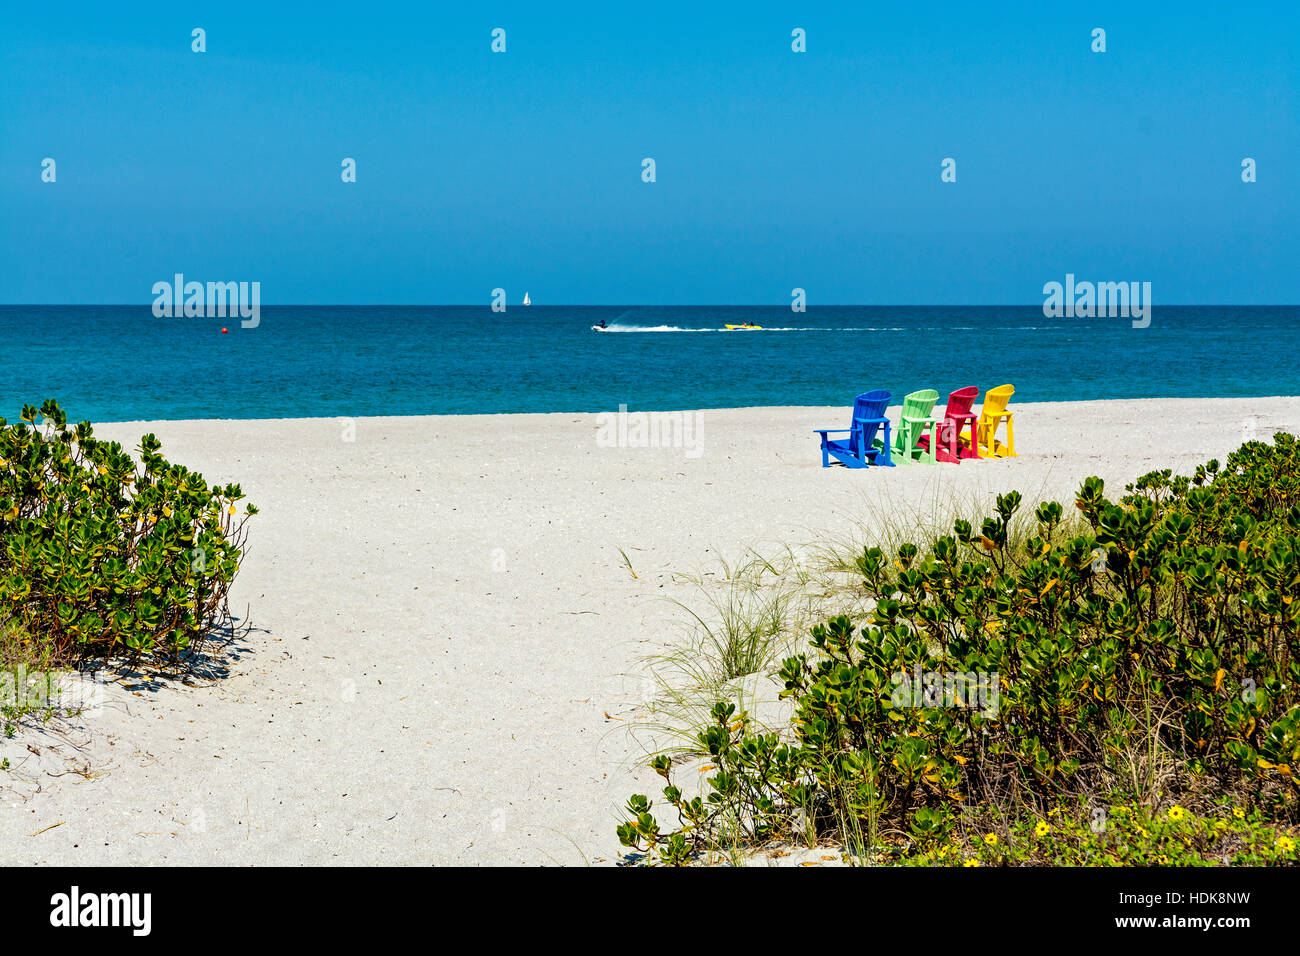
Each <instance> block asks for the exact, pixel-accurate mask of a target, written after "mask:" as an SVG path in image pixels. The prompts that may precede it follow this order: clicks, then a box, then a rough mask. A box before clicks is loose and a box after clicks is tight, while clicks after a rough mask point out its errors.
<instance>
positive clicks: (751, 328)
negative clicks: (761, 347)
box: [727, 322, 763, 332]
mask: <svg viewBox="0 0 1300 956" xmlns="http://www.w3.org/2000/svg"><path fill="white" fill-rule="evenodd" d="M727 329H728V330H729V331H731V332H761V331H763V327H762V326H761V325H750V324H749V323H748V322H746V323H745V324H744V325H729V326H727Z"/></svg>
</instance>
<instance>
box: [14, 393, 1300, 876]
mask: <svg viewBox="0 0 1300 956" xmlns="http://www.w3.org/2000/svg"><path fill="white" fill-rule="evenodd" d="M1013 407H1014V410H1015V411H1016V440H1017V446H1018V450H1019V451H1020V453H1021V456H1020V457H1019V458H1016V459H1008V460H997V461H986V462H965V463H963V464H961V465H960V466H951V465H946V466H945V465H939V466H932V467H914V468H895V469H892V470H889V469H879V470H871V471H865V472H864V471H849V470H846V469H843V468H834V469H826V470H823V469H822V468H821V467H820V456H819V453H818V449H817V442H816V438H815V436H814V435H813V432H812V429H813V428H814V427H815V426H820V427H828V426H833V427H841V426H842V425H843V424H844V421H845V420H846V419H847V416H848V411H847V409H844V408H761V409H730V410H717V411H704V412H701V413H698V415H699V417H698V419H692V421H698V423H699V425H700V431H699V432H698V434H697V435H694V436H693V438H698V446H697V448H695V449H692V448H681V447H678V448H672V447H669V448H635V447H602V444H601V443H598V441H597V438H598V423H597V420H596V416H594V415H590V414H558V415H501V416H447V417H418V418H366V419H358V420H356V421H355V422H354V423H352V426H353V427H354V429H355V436H354V438H355V440H352V441H348V440H345V439H346V438H348V437H349V431H348V423H346V422H344V421H342V420H337V419H310V420H272V421H192V422H154V423H119V424H111V425H104V426H101V427H99V428H98V429H97V434H98V435H99V436H100V437H103V438H112V439H116V440H119V441H122V442H123V443H124V444H126V445H129V446H132V447H133V446H134V445H135V443H136V441H137V439H138V438H139V436H140V435H141V434H142V433H144V432H146V431H152V432H154V433H156V434H157V435H158V436H159V437H160V438H161V439H162V441H163V446H164V451H165V453H166V454H167V455H168V456H169V457H171V458H172V459H173V460H176V461H179V462H182V463H184V464H186V465H189V466H191V467H193V468H195V469H197V470H199V471H201V472H202V473H203V474H204V475H205V477H207V478H208V479H209V480H210V481H217V482H222V483H225V482H227V481H236V482H239V483H241V484H242V485H243V487H244V490H245V491H246V492H247V493H248V495H249V498H250V500H251V501H253V502H254V503H256V504H257V505H258V506H259V507H260V508H261V510H262V515H261V516H260V517H259V518H258V519H257V520H256V521H255V522H254V525H253V527H252V535H251V544H252V550H251V552H250V553H249V555H248V557H247V560H246V563H245V566H244V569H243V572H242V574H241V577H240V579H239V581H238V583H237V585H236V588H235V591H234V595H233V599H232V604H233V605H235V606H236V607H237V608H238V609H239V612H240V614H241V616H242V613H243V609H244V608H245V607H247V608H248V609H249V615H250V617H251V623H252V624H253V626H254V630H253V631H252V632H251V633H250V634H249V636H248V639H247V640H246V641H245V642H244V645H243V646H242V647H240V648H236V649H233V650H232V651H231V652H230V653H229V654H228V655H227V658H226V661H225V664H226V667H227V668H228V671H229V673H228V674H227V675H226V676H224V677H223V678H221V679H215V680H209V681H199V682H196V683H194V684H193V685H192V686H185V685H183V684H180V683H165V682H160V683H159V686H157V687H156V688H154V689H139V688H136V689H131V688H128V687H124V686H115V687H113V688H111V690H110V693H109V695H108V697H109V699H108V702H107V704H106V706H105V707H104V709H103V711H102V712H100V713H98V714H96V715H93V716H91V717H88V718H87V719H86V720H85V722H84V723H85V729H84V733H82V732H79V731H75V730H74V731H73V732H72V733H71V734H69V735H67V736H66V737H64V738H56V737H52V736H50V735H49V734H44V735H37V736H33V735H31V734H20V735H19V736H18V737H17V738H15V739H14V740H10V741H0V756H8V757H9V758H10V761H11V764H12V765H14V769H15V774H14V775H11V776H10V777H8V778H6V777H3V776H0V787H2V789H0V799H2V800H3V808H0V862H3V863H5V864H41V863H45V864H83V865H85V864H137V863H149V864H249V863H263V864H265V863H282V864H283V863H289V864H292V863H307V864H329V863H343V864H372V863H404V864H421V863H435V864H438V863H463V864H464V863H468V864H474V863H484V864H545V863H552V862H554V863H563V864H580V863H582V862H583V861H584V860H590V861H593V862H596V861H607V862H608V861H612V860H615V859H616V858H617V856H618V844H617V840H616V839H615V837H614V835H613V828H614V825H615V823H616V820H615V814H616V812H617V809H618V807H620V806H621V804H622V803H623V801H624V800H625V799H626V797H627V796H628V794H629V793H631V792H633V791H636V790H642V791H644V790H646V788H647V787H653V786H654V781H655V779H656V778H654V777H653V775H652V774H649V773H648V772H646V771H643V770H638V769H636V767H635V764H636V762H637V757H638V753H637V749H636V743H635V741H633V740H632V739H630V738H629V735H628V733H627V731H626V728H627V726H628V722H627V720H626V718H630V717H633V716H634V715H635V714H636V713H637V712H638V708H639V706H640V677H639V673H638V669H637V661H638V659H639V658H641V657H642V656H643V655H644V654H646V653H647V652H649V651H650V650H652V649H653V648H655V647H657V646H659V645H660V644H661V642H663V641H664V640H666V639H667V637H668V636H669V635H670V633H671V628H672V627H673V626H674V622H676V621H679V620H680V617H681V612H680V611H677V610H675V609H674V608H673V607H672V606H671V605H670V604H669V603H668V601H667V600H665V598H668V597H672V596H679V597H686V596H687V592H686V590H685V586H684V585H681V584H678V583H674V582H673V581H672V580H671V578H670V574H669V572H670V571H671V570H674V569H693V568H698V567H700V566H702V565H703V564H706V563H707V562H709V561H710V560H712V559H713V558H714V557H715V556H723V557H731V556H735V555H737V554H739V553H740V552H741V551H743V549H744V548H746V547H747V546H751V545H758V546H764V545H772V544H775V543H779V542H788V543H800V542H804V541H808V540H811V539H813V538H815V537H817V536H818V535H820V534H822V533H824V532H826V531H827V530H842V529H844V528H845V527H848V526H849V524H850V522H851V521H852V520H854V519H857V518H862V517H864V516H867V515H869V514H870V512H871V509H872V508H882V507H891V506H897V505H898V504H899V503H900V502H910V503H914V504H918V505H924V504H925V503H926V502H930V501H934V500H936V498H942V497H944V496H948V495H958V496H961V498H962V499H963V500H971V499H972V498H977V497H979V496H986V498H987V500H990V501H991V496H992V495H993V494H994V493H996V492H1000V491H1005V490H1008V489H1012V488H1015V489H1018V490H1020V491H1021V492H1022V493H1024V494H1025V495H1026V496H1027V497H1030V498H1033V497H1037V496H1040V495H1048V496H1058V497H1062V498H1064V497H1066V496H1068V495H1069V494H1070V493H1071V492H1072V491H1073V490H1074V488H1075V487H1077V485H1078V483H1079V482H1080V480H1081V479H1083V478H1084V477H1086V476H1087V475H1091V474H1099V475H1101V476H1103V477H1104V478H1106V479H1107V485H1108V487H1109V488H1110V489H1111V490H1112V491H1117V490H1119V489H1120V488H1121V487H1122V484H1123V483H1124V482H1125V481H1129V480H1132V479H1133V478H1134V477H1136V476H1138V475H1140V474H1142V473H1144V472H1146V471H1150V470H1153V469H1156V468H1161V467H1172V468H1175V469H1180V470H1184V471H1186V470H1189V469H1190V468H1191V467H1192V466H1194V465H1195V464H1197V463H1198V462H1201V461H1204V460H1205V459H1208V458H1211V457H1219V458H1220V459H1222V458H1223V457H1224V456H1225V455H1226V454H1227V453H1228V452H1229V451H1230V450H1231V449H1233V448H1235V447H1236V446H1237V445H1238V444H1240V442H1241V441H1242V439H1243V437H1244V435H1245V434H1246V433H1247V431H1248V430H1249V429H1250V428H1252V427H1253V428H1254V431H1255V433H1256V434H1257V435H1258V436H1259V437H1262V438H1266V437H1268V436H1270V435H1271V434H1272V433H1273V432H1274V431H1275V430H1279V429H1285V430H1290V431H1295V430H1296V429H1297V428H1300V399H1296V398H1277V399H1266V400H1263V399H1194V400H1141V401H1108V402H1084V403H1071V404H1050V405H1031V404H1025V405H1018V406H1013ZM1252 423H1253V424H1252ZM696 452H698V453H696ZM619 548H622V549H623V550H624V551H625V552H626V554H627V555H628V557H629V559H630V561H631V562H632V566H633V568H634V570H635V571H636V574H637V577H636V578H633V576H632V575H631V574H630V573H629V571H628V569H627V567H626V566H625V565H624V563H623V558H622V557H621V556H620V553H619V550H618V549H619ZM607 714H608V715H609V717H608V718H607V716H606V715H607ZM619 718H623V719H619ZM28 743H33V745H34V746H36V747H37V749H40V750H41V751H42V753H41V754H39V755H37V754H34V753H33V752H32V751H30V750H28V749H26V746H27V744H28ZM51 746H52V747H53V748H54V749H53V750H51V749H50V748H51ZM78 748H80V749H78ZM82 767H84V772H72V773H69V772H67V771H68V769H69V768H74V769H75V768H82ZM54 774H61V775H59V776H54ZM655 789H656V790H657V788H655ZM60 821H62V823H61V825H59V826H56V827H54V828H53V829H44V828H47V827H50V826H51V825H53V824H58V823H60ZM42 831H43V832H42Z"/></svg>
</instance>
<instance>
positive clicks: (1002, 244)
mask: <svg viewBox="0 0 1300 956" xmlns="http://www.w3.org/2000/svg"><path fill="white" fill-rule="evenodd" d="M180 6H181V5H177V4H162V3H158V4H152V3H131V4H102V3H95V4H61V3H45V4H21V5H20V4H10V5H8V8H7V10H6V12H5V18H4V19H5V22H4V24H3V33H2V34H0V302H5V303H117V302H122V303H129V302H139V303H147V302H150V301H152V295H151V292H150V290H151V288H152V285H153V283H154V282H157V281H159V280H168V279H170V277H171V276H172V275H173V274H174V273H176V272H183V273H184V274H185V275H186V277H187V279H197V280H200V281H207V280H246V281H253V280H256V281H259V282H261V286H262V302H263V303H264V304H274V303H477V302H483V303H485V304H486V303H487V302H488V301H489V299H490V295H491V291H492V289H494V288H496V287H503V288H505V289H506V290H507V295H508V297H509V300H510V301H511V302H512V303H513V302H515V301H517V300H518V298H519V297H520V296H522V294H523V291H524V290H525V289H526V290H528V291H529V292H530V294H531V296H532V298H533V300H534V301H536V302H538V303H542V304H549V303H574V304H578V303H623V304H650V303H666V304H671V303H709V304H721V303H735V304H740V303H754V304H782V303H787V302H789V299H790V290H791V289H792V288H794V287H796V286H798V287H802V288H805V289H806V290H807V294H808V302H809V304H810V305H827V304H844V303H864V304H926V303H935V304H945V303H947V304H961V303H1019V304H1039V303H1041V302H1042V299H1043V296H1042V293H1041V289H1042V286H1043V284H1044V283H1045V282H1048V281H1052V280H1057V281H1060V280H1063V278H1064V276H1065V273H1067V272H1073V273H1075V274H1076V275H1077V276H1078V277H1079V278H1080V279H1090V280H1108V281H1109V280H1115V281H1119V280H1139V281H1150V282H1151V283H1152V285H1153V298H1154V301H1155V302H1156V303H1157V304H1160V303H1165V304H1174V303H1188V304H1190V303H1203V304H1210V303H1275V304H1276V303H1295V302H1297V301H1300V295H1297V293H1296V291H1295V288H1294V284H1295V281H1296V277H1297V275H1300V269H1298V268H1297V263H1300V226H1298V224H1300V180H1297V177H1296V174H1295V167H1296V166H1297V164H1300V132H1298V129H1300V95H1298V92H1297V86H1298V85H1300V69H1298V67H1300V55H1298V54H1297V38H1298V37H1300V29H1298V28H1300V13H1297V8H1296V6H1295V5H1294V4H1293V3H1288V4H1282V3H1274V4H1259V5H1251V6H1250V7H1248V8H1246V9H1242V8H1239V7H1237V6H1236V5H1228V4H1222V5H1215V8H1216V9H1214V10H1212V11H1211V10H1203V11H1198V12H1192V13H1188V12H1186V11H1185V10H1184V9H1183V7H1184V4H1175V3H1148V4H1139V3H1132V2H1127V3H1122V4H1091V5H1089V6H1088V7H1087V8H1086V9H1084V8H1080V9H1078V10H1077V11H1072V10H1065V11H1062V10H1057V9H1054V8H1055V7H1056V6H1058V5H1056V4H1046V3H1041V2H1037V3H1017V4H987V5H986V4H943V3H938V4H935V3H928V4H916V3H898V4H888V5H884V4H867V5H851V6H850V5H848V4H811V5H809V4H806V3H785V4H769V3H745V4H735V5H719V6H717V7H716V8H714V6H713V5H706V4H700V3H680V4H679V3H660V2H656V3H652V4H647V5H623V4H619V5H615V4H609V3H592V4H584V5H577V4H554V5H552V4H537V3H528V4H524V3H520V4H490V3H489V4H482V5H479V4H445V5H444V4H437V3H428V2H422V3H410V4H404V3H379V2H376V3H368V4H356V3H319V4H312V5H310V6H308V5H298V4H290V5H284V7H283V9H281V10H278V11H277V9H276V6H277V5H274V4H268V3H257V4H243V3H233V2H232V3H220V4H187V5H184V6H185V9H180ZM1207 6H1208V5H1207ZM467 8H471V9H467ZM194 27H203V28H204V29H205V30H206V31H207V52H206V53H202V54H198V53H193V52H191V49H190V45H191V34H190V31H191V29H192V28H194ZM495 27H501V28H504V29H505V30H506V31H507V34H506V36H507V52H506V53H504V54H494V53H492V52H491V49H490V44H491V31H492V30H493V28H495ZM795 27H802V28H803V29H805V30H806V31H807V45H808V51H807V52H806V53H803V54H796V53H794V52H792V51H791V49H790V43H791V38H790V31H791V30H792V29H794V28H795ZM1094 27H1103V28H1105V29H1106V31H1107V33H1106V41H1107V52H1105V53H1104V54H1097V53H1093V52H1092V51H1091V49H1090V44H1091V31H1092V30H1093V28H1094ZM45 157H52V158H54V159H55V161H56V163H57V181H56V182H55V183H52V184H51V183H43V182H41V161H42V159H43V158H45ZM344 157H353V158H355V159H356V162H357V182H356V183H349V184H345V183H343V182H342V181H341V180H340V162H341V160H342V159H343V158H344ZM644 157H653V158H654V159H655V162H656V172H657V181H656V182H654V183H644V182H642V180H641V161H642V159H643V158H644ZM945 157H953V158H954V159H956V161H957V182H956V183H942V182H941V181H940V162H941V160H943V159H944V158H945ZM1244 157H1252V158H1254V159H1255V160H1256V161H1257V164H1258V181H1257V182H1255V183H1253V184H1245V183H1243V182H1242V181H1241V176H1240V172H1241V168H1240V164H1241V161H1242V159H1243V158H1244Z"/></svg>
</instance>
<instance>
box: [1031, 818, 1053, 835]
mask: <svg viewBox="0 0 1300 956" xmlns="http://www.w3.org/2000/svg"><path fill="white" fill-rule="evenodd" d="M1034 832H1035V833H1037V834H1038V835H1039V836H1040V837H1041V836H1047V834H1049V833H1051V832H1052V828H1051V827H1050V826H1048V825H1047V821H1046V820H1039V821H1038V826H1036V827H1034Z"/></svg>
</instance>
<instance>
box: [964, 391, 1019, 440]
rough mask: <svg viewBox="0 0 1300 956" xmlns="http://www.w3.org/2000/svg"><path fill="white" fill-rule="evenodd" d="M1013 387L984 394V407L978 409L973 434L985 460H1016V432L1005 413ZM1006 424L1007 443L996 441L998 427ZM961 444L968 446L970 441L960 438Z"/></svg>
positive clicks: (1007, 412)
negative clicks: (977, 438)
mask: <svg viewBox="0 0 1300 956" xmlns="http://www.w3.org/2000/svg"><path fill="white" fill-rule="evenodd" d="M1015 391H1016V387H1015V386H1014V385H999V386H998V387H997V388H990V389H989V390H988V391H987V392H985V393H984V407H983V408H981V409H980V417H979V422H978V423H977V424H976V426H975V432H976V434H977V435H978V437H979V446H980V447H979V453H980V455H982V456H983V457H985V458H1017V457H1019V456H1018V455H1016V432H1015V425H1014V424H1013V422H1012V416H1011V413H1010V412H1009V411H1007V402H1009V401H1011V396H1012V395H1013V394H1015ZM1003 422H1006V423H1007V443H1006V444H1005V445H1004V444H1002V442H1000V441H998V426H999V425H1001V424H1002V423H1003ZM960 440H961V443H962V444H963V445H969V444H970V439H969V438H967V437H966V436H965V435H963V436H961V439H960Z"/></svg>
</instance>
